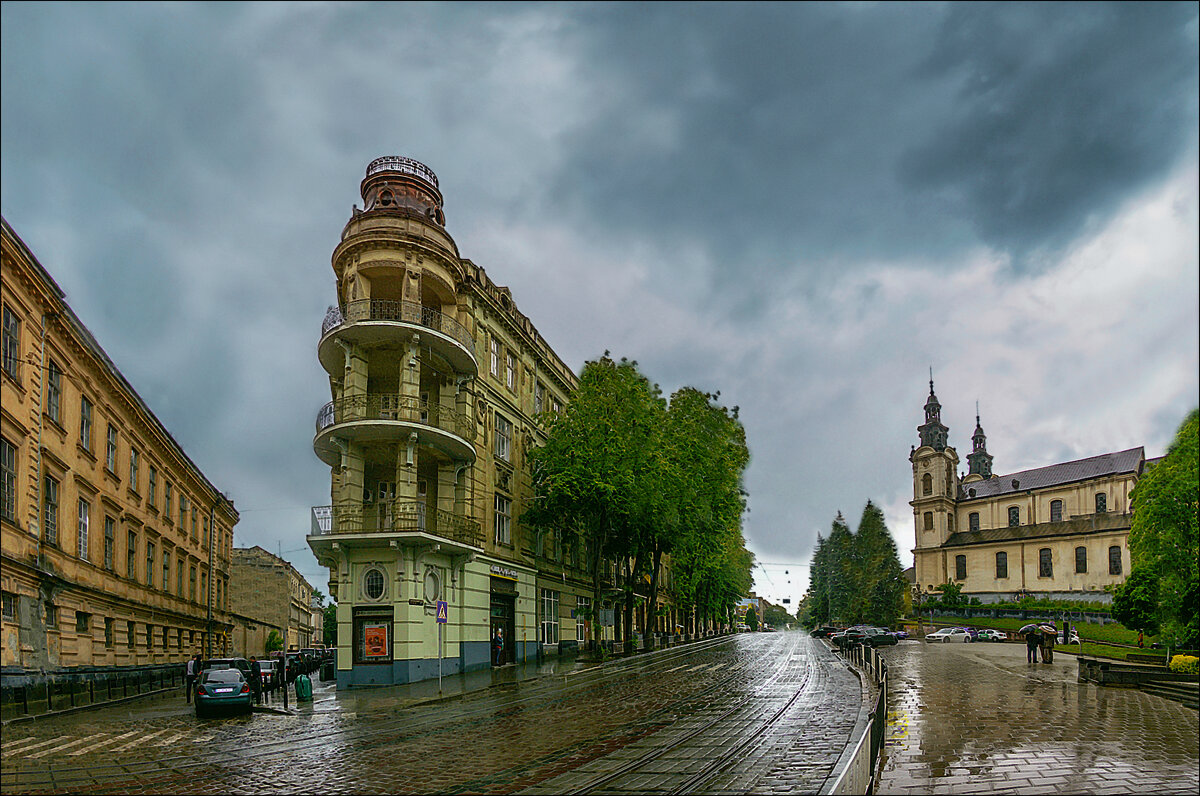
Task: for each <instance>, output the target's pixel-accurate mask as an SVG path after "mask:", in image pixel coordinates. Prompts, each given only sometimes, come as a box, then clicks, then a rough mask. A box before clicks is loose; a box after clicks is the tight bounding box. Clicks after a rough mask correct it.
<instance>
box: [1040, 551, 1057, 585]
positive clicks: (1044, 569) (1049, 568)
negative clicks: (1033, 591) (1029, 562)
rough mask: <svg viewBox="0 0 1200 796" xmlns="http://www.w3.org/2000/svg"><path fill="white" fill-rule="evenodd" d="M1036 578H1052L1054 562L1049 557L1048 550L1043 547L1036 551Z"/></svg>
mask: <svg viewBox="0 0 1200 796" xmlns="http://www.w3.org/2000/svg"><path fill="white" fill-rule="evenodd" d="M1038 577H1039V578H1052V577H1054V561H1053V559H1052V558H1051V556H1050V548H1049V547H1043V548H1042V549H1041V550H1039V551H1038Z"/></svg>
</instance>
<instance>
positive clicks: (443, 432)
mask: <svg viewBox="0 0 1200 796" xmlns="http://www.w3.org/2000/svg"><path fill="white" fill-rule="evenodd" d="M472 431H473V426H472V423H471V420H470V418H468V417H467V416H465V415H463V414H462V413H460V412H456V411H454V410H451V409H446V408H445V407H443V406H442V405H441V404H437V403H430V402H429V401H422V400H421V399H419V398H412V397H409V396H405V395H395V394H377V393H368V394H366V395H352V396H349V397H346V398H340V399H338V400H336V401H330V402H329V403H327V404H325V406H323V407H322V408H321V411H320V412H319V413H318V414H317V436H316V439H314V440H313V449H314V450H315V451H316V453H317V456H318V457H320V459H321V461H323V462H325V463H326V464H328V465H329V466H330V467H337V466H338V465H340V464H341V461H342V454H341V449H340V448H338V446H337V443H336V442H334V437H339V438H341V439H344V440H347V441H350V442H360V443H370V442H392V443H398V444H403V443H405V442H407V441H408V440H409V439H410V437H411V435H412V434H413V433H416V435H417V444H418V445H424V446H427V447H431V448H434V449H436V450H439V451H441V452H442V453H444V454H445V455H446V456H448V457H449V458H451V459H453V460H455V461H463V462H474V461H475V446H474V445H472V444H471V443H470V441H469V440H470V439H471V437H472V433H471V432H472Z"/></svg>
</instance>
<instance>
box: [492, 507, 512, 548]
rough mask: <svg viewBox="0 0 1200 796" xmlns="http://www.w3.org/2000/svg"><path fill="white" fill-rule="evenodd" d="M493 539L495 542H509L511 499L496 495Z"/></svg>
mask: <svg viewBox="0 0 1200 796" xmlns="http://www.w3.org/2000/svg"><path fill="white" fill-rule="evenodd" d="M495 514H496V519H495V526H496V527H495V531H496V534H495V541H496V544H511V543H512V536H511V533H510V531H511V527H510V526H511V523H512V501H511V500H509V499H508V498H506V497H504V496H503V495H496V512H495Z"/></svg>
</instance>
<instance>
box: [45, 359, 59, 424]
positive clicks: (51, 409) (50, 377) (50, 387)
mask: <svg viewBox="0 0 1200 796" xmlns="http://www.w3.org/2000/svg"><path fill="white" fill-rule="evenodd" d="M47 371H48V373H47V376H46V416H47V417H49V418H50V419H51V420H53V421H54V422H55V423H60V422H62V371H61V370H59V369H58V365H57V364H56V363H55V362H54V360H53V359H52V360H50V367H49V368H47Z"/></svg>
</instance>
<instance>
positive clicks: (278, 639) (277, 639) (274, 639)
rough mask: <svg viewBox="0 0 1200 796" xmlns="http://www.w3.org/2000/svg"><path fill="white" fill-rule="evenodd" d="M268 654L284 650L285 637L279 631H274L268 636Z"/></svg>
mask: <svg viewBox="0 0 1200 796" xmlns="http://www.w3.org/2000/svg"><path fill="white" fill-rule="evenodd" d="M266 646H267V650H266V651H267V654H268V655H269V654H270V653H272V652H276V651H278V650H281V649H283V636H281V635H279V631H278V630H272V631H271V632H270V633H268V634H267V645H266Z"/></svg>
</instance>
